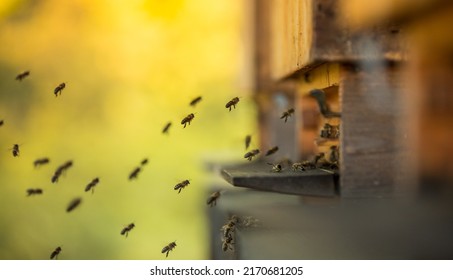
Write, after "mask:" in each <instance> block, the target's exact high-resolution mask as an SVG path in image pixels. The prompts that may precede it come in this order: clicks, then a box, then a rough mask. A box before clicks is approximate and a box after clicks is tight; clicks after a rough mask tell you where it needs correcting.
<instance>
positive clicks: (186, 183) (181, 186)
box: [174, 180, 190, 193]
mask: <svg viewBox="0 0 453 280" xmlns="http://www.w3.org/2000/svg"><path fill="white" fill-rule="evenodd" d="M189 184H190V181H189V180H184V181H182V182H181V183H178V184H176V186H175V188H174V189H175V191H176V190H179V191H178V193H180V192H181V191H182V189H184V188H185V187H186V186H188V185H189Z"/></svg>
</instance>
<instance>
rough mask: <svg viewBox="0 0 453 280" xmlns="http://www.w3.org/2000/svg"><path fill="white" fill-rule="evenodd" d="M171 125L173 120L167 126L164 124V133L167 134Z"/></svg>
mask: <svg viewBox="0 0 453 280" xmlns="http://www.w3.org/2000/svg"><path fill="white" fill-rule="evenodd" d="M170 127H171V122H168V123H167V124H166V125H165V126H164V129H162V133H164V134H166V133H168V130H169V129H170Z"/></svg>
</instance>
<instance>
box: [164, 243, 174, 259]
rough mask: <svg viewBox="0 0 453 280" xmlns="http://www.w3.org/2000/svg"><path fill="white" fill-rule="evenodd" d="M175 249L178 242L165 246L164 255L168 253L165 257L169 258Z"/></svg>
mask: <svg viewBox="0 0 453 280" xmlns="http://www.w3.org/2000/svg"><path fill="white" fill-rule="evenodd" d="M175 247H176V241H173V242H171V243H170V244H168V245H167V246H165V247H164V248H162V254H165V253H167V254H166V255H165V257H166V258H167V257H168V253H170V251H172V250H173V249H174V248H175Z"/></svg>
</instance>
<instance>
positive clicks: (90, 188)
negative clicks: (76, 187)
mask: <svg viewBox="0 0 453 280" xmlns="http://www.w3.org/2000/svg"><path fill="white" fill-rule="evenodd" d="M98 183H99V178H98V177H96V178H94V179H93V180H92V181H91V182H90V183H89V184H88V185H87V186H86V187H85V191H86V192H88V191H90V190H91V191H92V193H94V187H95V186H96V185H97V184H98Z"/></svg>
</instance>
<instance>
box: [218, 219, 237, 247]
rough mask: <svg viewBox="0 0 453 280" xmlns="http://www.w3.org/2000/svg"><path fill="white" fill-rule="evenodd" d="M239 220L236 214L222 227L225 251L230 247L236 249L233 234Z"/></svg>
mask: <svg viewBox="0 0 453 280" xmlns="http://www.w3.org/2000/svg"><path fill="white" fill-rule="evenodd" d="M238 222H239V218H238V217H237V216H236V215H233V216H231V218H230V219H229V220H228V221H227V222H226V224H224V225H223V226H222V228H221V229H220V230H221V231H222V250H223V251H224V252H225V251H226V250H228V249H229V250H232V251H234V246H233V245H234V243H233V240H234V237H233V235H234V231H235V230H236V224H237V223H238Z"/></svg>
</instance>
